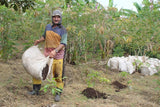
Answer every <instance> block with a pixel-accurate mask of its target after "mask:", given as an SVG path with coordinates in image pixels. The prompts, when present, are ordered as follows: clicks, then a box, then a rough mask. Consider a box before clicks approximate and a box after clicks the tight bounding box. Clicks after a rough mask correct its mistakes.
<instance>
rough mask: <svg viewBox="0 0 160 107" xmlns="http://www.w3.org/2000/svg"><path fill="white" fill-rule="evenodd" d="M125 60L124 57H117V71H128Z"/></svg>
mask: <svg viewBox="0 0 160 107" xmlns="http://www.w3.org/2000/svg"><path fill="white" fill-rule="evenodd" d="M126 62H127V60H126V58H120V59H119V71H122V72H128V71H127V64H126Z"/></svg>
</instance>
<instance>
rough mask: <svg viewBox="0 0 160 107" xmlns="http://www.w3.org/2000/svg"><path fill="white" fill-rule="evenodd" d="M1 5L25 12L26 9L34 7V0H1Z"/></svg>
mask: <svg viewBox="0 0 160 107" xmlns="http://www.w3.org/2000/svg"><path fill="white" fill-rule="evenodd" d="M0 3H1V5H5V6H6V7H10V8H13V9H14V10H15V11H19V13H20V12H21V11H22V12H26V10H27V9H30V8H31V9H34V5H35V2H34V0H9V1H8V0H1V1H0Z"/></svg>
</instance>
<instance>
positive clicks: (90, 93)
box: [82, 88, 107, 99]
mask: <svg viewBox="0 0 160 107" xmlns="http://www.w3.org/2000/svg"><path fill="white" fill-rule="evenodd" d="M82 94H83V95H85V96H86V97H87V98H92V99H93V98H103V99H107V97H106V93H100V92H99V91H96V90H95V89H93V88H86V89H84V90H83V91H82Z"/></svg>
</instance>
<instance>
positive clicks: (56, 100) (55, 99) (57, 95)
mask: <svg viewBox="0 0 160 107" xmlns="http://www.w3.org/2000/svg"><path fill="white" fill-rule="evenodd" d="M59 90H60V92H56V95H55V98H54V101H55V102H59V101H60V99H61V98H60V96H61V93H62V89H59Z"/></svg>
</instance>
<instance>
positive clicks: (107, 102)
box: [0, 59, 160, 107]
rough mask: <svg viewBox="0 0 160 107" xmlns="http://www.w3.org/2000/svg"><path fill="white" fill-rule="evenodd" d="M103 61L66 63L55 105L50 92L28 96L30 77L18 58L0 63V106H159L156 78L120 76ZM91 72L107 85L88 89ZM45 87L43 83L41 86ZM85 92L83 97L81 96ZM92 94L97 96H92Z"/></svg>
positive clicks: (30, 87) (97, 84)
mask: <svg viewBox="0 0 160 107" xmlns="http://www.w3.org/2000/svg"><path fill="white" fill-rule="evenodd" d="M106 63H107V61H91V62H87V63H84V64H79V65H70V64H66V67H65V76H66V77H67V79H65V87H64V90H63V93H62V95H61V101H60V102H55V101H54V96H53V95H52V94H51V92H50V91H48V92H47V93H44V92H43V91H40V95H39V96H37V95H28V94H27V92H28V91H31V90H32V77H31V76H30V75H29V74H28V73H27V72H26V71H25V69H24V67H23V65H22V61H21V59H15V60H10V61H8V62H7V63H4V62H2V61H1V60H0V92H1V94H0V107H159V106H160V91H159V90H156V88H157V87H159V89H160V86H159V85H158V84H157V83H156V81H157V80H160V76H159V75H153V76H142V75H141V74H140V73H138V72H136V73H134V74H132V75H127V77H122V76H121V75H120V73H119V72H116V71H111V70H109V69H108V68H107V67H106ZM91 71H98V72H99V73H100V74H101V77H103V78H104V77H105V78H107V79H109V80H110V82H108V83H106V82H100V81H98V80H97V81H91V82H94V83H95V84H94V86H93V87H92V88H89V87H88V85H87V83H86V79H87V75H88V74H89V73H90V72H91ZM46 84H47V81H43V83H42V87H43V86H44V85H46ZM84 90H85V91H86V90H87V91H86V92H85V93H87V95H88V96H91V98H89V97H87V96H86V95H84V94H83V92H84ZM88 90H89V91H88ZM95 93H96V94H97V93H98V95H100V96H95Z"/></svg>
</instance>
